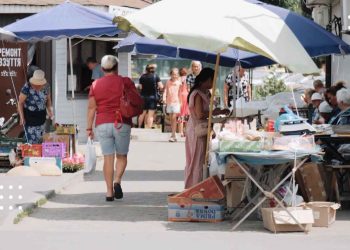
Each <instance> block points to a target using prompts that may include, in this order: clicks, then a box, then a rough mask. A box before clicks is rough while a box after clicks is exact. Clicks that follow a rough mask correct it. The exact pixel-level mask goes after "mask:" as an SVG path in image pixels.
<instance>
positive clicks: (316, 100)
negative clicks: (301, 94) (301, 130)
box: [311, 92, 323, 124]
mask: <svg viewBox="0 0 350 250" xmlns="http://www.w3.org/2000/svg"><path fill="white" fill-rule="evenodd" d="M311 102H312V106H313V107H314V108H315V110H314V112H313V114H312V123H313V124H322V121H323V119H322V117H321V114H320V111H319V107H320V104H321V102H322V96H321V95H320V94H319V93H317V92H316V93H314V94H313V95H312V96H311Z"/></svg>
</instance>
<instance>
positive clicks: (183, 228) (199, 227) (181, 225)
mask: <svg viewBox="0 0 350 250" xmlns="http://www.w3.org/2000/svg"><path fill="white" fill-rule="evenodd" d="M233 225H234V223H232V222H230V221H223V222H218V223H209V222H168V223H166V228H167V230H168V231H178V232H191V231H193V232H204V231H218V232H222V231H224V232H231V229H232V227H233ZM246 231H247V232H252V231H254V232H264V233H266V232H267V231H266V230H265V229H264V227H263V224H262V222H261V221H246V222H244V223H243V224H242V225H240V227H239V228H238V229H236V231H235V232H246Z"/></svg>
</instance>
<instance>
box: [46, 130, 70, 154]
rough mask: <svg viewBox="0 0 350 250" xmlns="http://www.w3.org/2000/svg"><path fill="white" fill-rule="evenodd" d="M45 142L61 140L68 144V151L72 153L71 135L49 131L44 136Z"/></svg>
mask: <svg viewBox="0 0 350 250" xmlns="http://www.w3.org/2000/svg"><path fill="white" fill-rule="evenodd" d="M43 142H61V143H65V145H66V153H67V155H68V156H69V155H70V137H69V135H58V134H56V133H47V134H44V136H43Z"/></svg>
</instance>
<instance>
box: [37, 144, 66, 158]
mask: <svg viewBox="0 0 350 250" xmlns="http://www.w3.org/2000/svg"><path fill="white" fill-rule="evenodd" d="M42 147H43V157H58V158H65V157H66V144H65V143H62V142H44V143H43V145H42Z"/></svg>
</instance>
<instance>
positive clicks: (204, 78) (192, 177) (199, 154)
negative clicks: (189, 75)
mask: <svg viewBox="0 0 350 250" xmlns="http://www.w3.org/2000/svg"><path fill="white" fill-rule="evenodd" d="M213 78H214V70H213V69H211V68H204V69H203V70H202V71H201V72H200V74H199V75H198V76H197V77H196V80H195V83H194V85H193V87H192V88H191V91H190V93H189V95H188V104H189V109H190V118H189V121H188V124H187V130H186V131H187V132H186V168H185V188H190V187H192V186H193V185H195V184H197V183H199V182H201V181H202V178H203V165H204V161H205V150H206V143H207V137H206V136H197V135H196V133H195V128H196V125H197V124H199V123H201V122H203V121H207V118H208V117H209V106H210V91H209V90H210V89H211V88H212V87H213ZM223 113H226V110H214V112H213V115H218V114H223Z"/></svg>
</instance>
